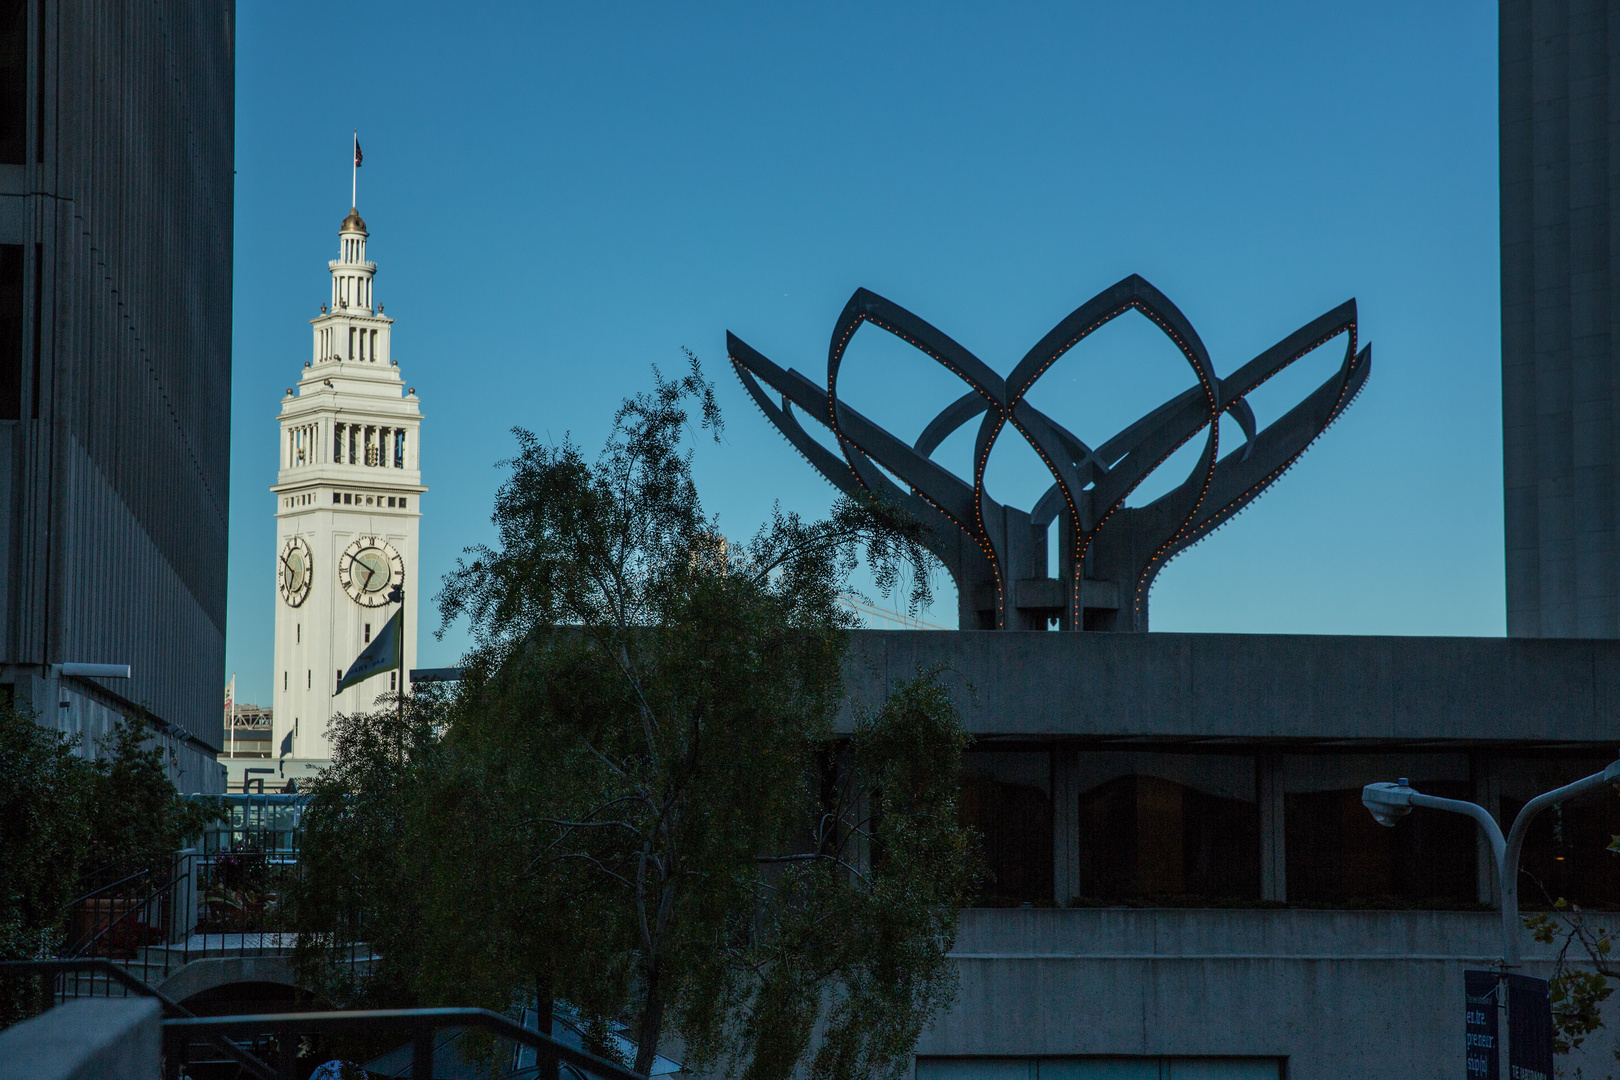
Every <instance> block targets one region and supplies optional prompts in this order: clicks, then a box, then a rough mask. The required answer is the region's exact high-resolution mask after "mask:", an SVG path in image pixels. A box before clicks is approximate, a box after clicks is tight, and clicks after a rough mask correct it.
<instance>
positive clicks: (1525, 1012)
mask: <svg viewBox="0 0 1620 1080" xmlns="http://www.w3.org/2000/svg"><path fill="white" fill-rule="evenodd" d="M1507 987H1508V1077H1509V1080H1553V1016H1552V998H1551V996H1550V995H1549V994H1548V992H1547V980H1546V979H1534V978H1531V977H1530V976H1528V975H1509V976H1508V977H1507Z"/></svg>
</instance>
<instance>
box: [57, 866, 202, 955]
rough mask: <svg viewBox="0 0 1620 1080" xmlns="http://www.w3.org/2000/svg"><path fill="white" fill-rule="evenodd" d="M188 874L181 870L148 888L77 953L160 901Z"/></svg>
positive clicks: (88, 947) (88, 948) (80, 947)
mask: <svg viewBox="0 0 1620 1080" xmlns="http://www.w3.org/2000/svg"><path fill="white" fill-rule="evenodd" d="M190 874H191V872H190V870H185V871H182V872H180V873H178V874H176V875H175V876H174V877H172V878H170V879H169V880H168V881H166V882H164V883H163V884H162V885H158V886H155V887H153V888H150V889H148V890H147V892H146V895H144V896H142V897H141V898H140V899H138V900H133V901H131V906H130V909H129V910H128V911H126V912H124V913H123V914H122V915H120V916H118V918H116V919H113V920H112V921H111V922H109V923H107V925H106V926H103V927H102V928H101V929H100V930H99V931H97V932H96V934H95V936H94V937H92V938H90V939H89V940H88V941H86V942H84V943H83V944H82V945H80V946H79V948H78V954H77V955H81V956H82V955H83V954H84V953H86V952H88V951H89V950H90V949H91V947H92V946H94V945H95V943H96V942H98V941H100V940H101V939H102V937H103V936H105V935H107V934H110V933H112V931H113V928H114V927H116V926H118V925H120V924H122V923H123V921H124V920H125V919H128V918H131V917H132V916H134V915H136V914H138V913H143V912H145V911H146V910H147V909H148V908H150V907H151V906H152V905H153V904H155V903H159V902H161V899H162V897H163V895H164V894H165V893H167V892H168V891H169V890H170V889H173V888H174V887H175V886H176V885H178V884H180V882H182V881H184V880H186V878H187V877H189V876H190Z"/></svg>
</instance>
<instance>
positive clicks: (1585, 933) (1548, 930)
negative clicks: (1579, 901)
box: [1524, 897, 1620, 1057]
mask: <svg viewBox="0 0 1620 1080" xmlns="http://www.w3.org/2000/svg"><path fill="white" fill-rule="evenodd" d="M1553 911H1554V914H1552V915H1548V914H1544V913H1539V912H1538V913H1537V914H1534V915H1527V916H1525V918H1524V925H1525V928H1526V929H1527V930H1529V931H1530V933H1531V936H1533V937H1534V938H1535V939H1536V940H1537V941H1539V942H1541V943H1542V944H1544V945H1550V944H1552V943H1553V942H1554V941H1557V940H1558V939H1559V938H1562V939H1563V944H1562V945H1561V946H1560V947H1559V950H1558V959H1557V962H1556V964H1555V965H1554V968H1553V974H1552V977H1551V978H1550V979H1548V980H1547V986H1548V991H1549V994H1550V996H1551V998H1552V1012H1553V1026H1554V1028H1555V1032H1556V1033H1555V1035H1554V1038H1553V1049H1554V1051H1555V1052H1557V1053H1560V1054H1567V1053H1569V1052H1570V1051H1571V1050H1575V1049H1578V1048H1579V1047H1580V1045H1581V1044H1582V1043H1583V1042H1585V1041H1586V1037H1587V1036H1588V1035H1590V1034H1592V1032H1594V1031H1596V1030H1598V1029H1599V1028H1601V1027H1602V1026H1603V1013H1602V1007H1603V1002H1604V1001H1606V1000H1607V999H1608V997H1609V995H1610V994H1612V993H1614V987H1613V986H1612V985H1611V980H1614V979H1616V978H1620V970H1617V969H1616V968H1615V967H1614V964H1613V962H1612V961H1611V960H1610V959H1609V957H1610V955H1611V954H1612V953H1613V952H1614V938H1613V937H1612V936H1611V935H1610V933H1609V931H1608V930H1606V929H1603V928H1601V927H1596V928H1594V927H1593V926H1591V925H1590V924H1588V923H1587V922H1586V919H1585V916H1584V915H1583V913H1582V912H1581V909H1580V907H1579V906H1578V905H1574V904H1570V903H1569V902H1568V901H1566V900H1565V899H1564V898H1563V897H1559V898H1558V899H1557V900H1555V901H1554V902H1553ZM1576 944H1579V945H1580V946H1581V948H1582V951H1584V952H1585V953H1586V958H1587V961H1588V962H1589V963H1590V964H1591V965H1592V970H1590V971H1586V970H1581V969H1578V968H1574V967H1571V966H1570V964H1569V951H1570V948H1571V947H1572V946H1574V945H1576ZM1615 1056H1616V1057H1620V1052H1617V1053H1616V1055H1615Z"/></svg>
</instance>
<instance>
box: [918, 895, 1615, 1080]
mask: <svg viewBox="0 0 1620 1080" xmlns="http://www.w3.org/2000/svg"><path fill="white" fill-rule="evenodd" d="M1605 925H1609V926H1611V927H1614V928H1617V929H1620V920H1616V919H1611V920H1608V921H1607V922H1606V923H1605ZM1500 926H1501V923H1500V919H1499V917H1498V916H1496V915H1495V914H1493V913H1490V912H1456V911H1445V912H1440V911H1409V912H1388V911H1300V910H1277V911H1208V910H1205V911H1197V910H1192V911H1182V910H1166V909H1157V910H1154V909H1148V910H1129V909H1100V910H1068V911H1054V910H1041V909H1028V910H1010V911H991V910H985V909H974V910H969V911H966V912H963V915H962V921H961V924H960V926H959V929H958V933H957V939H956V948H955V950H954V952H953V954H952V955H953V957H954V959H955V961H956V965H957V970H958V972H959V973H960V976H961V989H960V992H959V996H958V998H957V1002H956V1005H955V1007H954V1008H953V1009H952V1010H951V1011H950V1012H948V1013H947V1014H945V1015H944V1016H942V1017H941V1018H940V1019H939V1020H937V1021H936V1022H935V1024H934V1027H933V1029H932V1030H931V1031H929V1032H928V1033H927V1034H926V1035H924V1036H923V1039H922V1041H921V1043H920V1044H919V1045H918V1047H917V1056H918V1066H919V1067H918V1075H919V1077H921V1076H923V1075H924V1074H925V1073H926V1072H928V1071H930V1070H929V1069H928V1068H927V1066H929V1065H931V1064H932V1063H933V1062H934V1061H937V1060H941V1059H944V1060H949V1059H961V1058H969V1059H974V1061H975V1063H976V1064H977V1065H978V1066H979V1068H978V1069H975V1070H973V1072H975V1073H978V1074H980V1075H986V1074H988V1073H989V1072H990V1071H991V1070H989V1069H987V1068H986V1066H990V1065H992V1064H994V1063H998V1062H1019V1061H1025V1060H1031V1059H1059V1060H1062V1059H1070V1060H1076V1059H1078V1060H1080V1061H1087V1060H1089V1061H1091V1062H1094V1063H1095V1064H1096V1065H1113V1066H1114V1068H1113V1069H1111V1070H1108V1069H1099V1070H1097V1072H1098V1075H1107V1076H1115V1075H1119V1076H1127V1075H1128V1076H1133V1077H1134V1076H1136V1075H1139V1074H1138V1073H1136V1072H1134V1071H1132V1070H1129V1069H1126V1068H1120V1065H1123V1064H1126V1063H1147V1062H1152V1061H1155V1060H1169V1061H1176V1060H1181V1061H1187V1062H1189V1063H1193V1062H1225V1063H1227V1065H1228V1069H1227V1070H1222V1071H1221V1072H1217V1073H1216V1075H1228V1076H1233V1077H1234V1080H1235V1077H1236V1076H1244V1077H1249V1076H1267V1075H1269V1076H1271V1077H1277V1078H1278V1080H1282V1078H1283V1077H1286V1078H1287V1080H1307V1078H1309V1080H1316V1078H1323V1077H1344V1078H1350V1077H1356V1078H1358V1080H1365V1078H1375V1077H1389V1078H1391V1080H1394V1078H1397V1077H1401V1078H1412V1077H1424V1078H1430V1077H1432V1078H1436V1080H1439V1078H1455V1077H1460V1076H1462V1075H1463V977H1462V973H1463V971H1464V970H1466V969H1476V970H1486V969H1489V968H1490V967H1491V966H1492V964H1493V962H1494V960H1495V958H1496V957H1497V956H1498V954H1499V953H1500V950H1501V946H1500V942H1501V930H1500ZM1525 959H1526V962H1525V964H1524V967H1523V973H1524V974H1530V975H1536V976H1539V977H1541V978H1546V977H1547V976H1548V975H1549V974H1550V973H1551V970H1552V962H1551V957H1550V955H1549V954H1548V952H1547V951H1546V949H1545V948H1544V947H1541V946H1536V947H1534V948H1533V949H1532V950H1530V951H1527V953H1526V957H1525ZM1604 1015H1605V1019H1606V1021H1607V1024H1608V1027H1607V1029H1606V1030H1605V1031H1602V1032H1599V1033H1598V1034H1597V1035H1596V1036H1594V1037H1593V1039H1592V1040H1590V1041H1589V1042H1588V1044H1587V1046H1585V1047H1583V1048H1582V1050H1581V1051H1578V1052H1576V1053H1574V1054H1571V1055H1568V1056H1566V1057H1565V1058H1561V1059H1560V1061H1559V1064H1560V1065H1562V1066H1564V1067H1565V1068H1566V1070H1567V1074H1568V1075H1569V1076H1574V1075H1575V1073H1574V1069H1575V1068H1576V1067H1579V1068H1581V1069H1582V1070H1583V1072H1584V1075H1586V1076H1594V1077H1602V1076H1606V1075H1608V1074H1609V1072H1611V1071H1612V1070H1613V1067H1614V1059H1613V1057H1612V1056H1611V1051H1612V1050H1613V1049H1614V1045H1615V1036H1616V1030H1615V1025H1616V1024H1617V1023H1620V1008H1617V1007H1615V1006H1613V1005H1611V1006H1609V1007H1607V1008H1606V1009H1605V1010H1604ZM1243 1062H1247V1063H1249V1064H1250V1068H1249V1069H1245V1070H1240V1069H1239V1068H1236V1067H1234V1066H1237V1065H1238V1064H1239V1063H1243ZM1268 1065H1269V1066H1270V1068H1269V1071H1268V1070H1267V1068H1266V1066H1268ZM1254 1066H1260V1068H1258V1069H1256V1068H1254ZM1172 1071H1173V1070H1172ZM1208 1071H1211V1072H1214V1071H1215V1070H1208ZM1154 1075H1156V1074H1154ZM963 1080H967V1078H966V1077H964V1078H963Z"/></svg>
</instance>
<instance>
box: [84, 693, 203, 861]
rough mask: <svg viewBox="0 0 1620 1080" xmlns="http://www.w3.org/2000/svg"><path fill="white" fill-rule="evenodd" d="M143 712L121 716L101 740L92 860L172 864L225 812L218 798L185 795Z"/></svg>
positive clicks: (92, 813)
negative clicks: (181, 795) (170, 773)
mask: <svg viewBox="0 0 1620 1080" xmlns="http://www.w3.org/2000/svg"><path fill="white" fill-rule="evenodd" d="M150 737H151V726H150V724H149V723H148V722H147V720H146V718H145V717H144V716H142V715H139V714H137V715H135V716H127V717H123V718H121V719H120V720H119V721H118V723H117V725H116V726H114V728H113V729H112V731H110V732H108V733H107V735H106V736H104V737H103V738H102V740H101V742H100V746H99V749H100V754H99V755H98V757H97V759H96V762H95V765H94V772H95V781H94V784H93V789H92V792H91V798H90V806H89V816H90V851H89V860H90V862H91V864H92V865H93V864H96V863H100V862H111V861H116V860H128V861H129V862H131V863H133V864H137V865H138V866H140V867H143V868H147V869H152V870H157V869H159V868H165V869H166V868H167V866H168V864H169V860H170V859H171V858H172V857H173V855H174V853H175V852H176V851H179V850H180V849H181V848H183V847H185V846H186V845H187V844H188V843H190V842H191V841H193V840H195V839H196V838H197V837H199V836H201V835H202V832H203V829H204V828H205V827H206V826H207V825H208V824H209V823H210V822H213V821H218V820H219V819H220V817H221V814H222V812H221V809H220V807H219V805H218V803H217V802H215V801H213V800H203V799H181V798H179V797H178V795H177V792H176V789H175V786H174V782H173V781H171V780H170V779H169V776H168V772H167V770H166V769H165V768H164V765H163V756H164V755H163V748H162V747H160V746H155V745H154V746H148V745H147V740H148V739H149V738H150Z"/></svg>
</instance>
